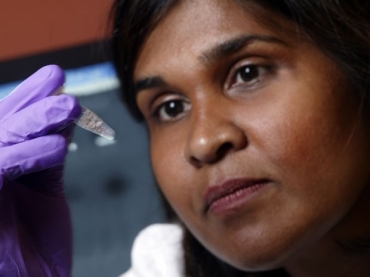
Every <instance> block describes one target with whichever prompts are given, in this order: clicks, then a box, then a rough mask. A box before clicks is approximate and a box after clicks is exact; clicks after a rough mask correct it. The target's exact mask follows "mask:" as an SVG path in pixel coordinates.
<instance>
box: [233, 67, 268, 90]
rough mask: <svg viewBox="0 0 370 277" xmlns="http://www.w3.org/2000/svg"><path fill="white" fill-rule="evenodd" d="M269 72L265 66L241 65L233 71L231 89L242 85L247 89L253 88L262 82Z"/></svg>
mask: <svg viewBox="0 0 370 277" xmlns="http://www.w3.org/2000/svg"><path fill="white" fill-rule="evenodd" d="M270 71H271V68H270V67H269V66H267V65H266V66H263V65H259V64H249V65H243V66H241V67H239V68H238V69H237V70H236V71H235V75H234V77H233V80H232V83H231V87H235V86H238V85H243V86H247V87H249V88H254V86H255V85H258V84H259V83H260V82H262V81H264V79H265V78H266V77H267V76H268V73H269V72H270Z"/></svg>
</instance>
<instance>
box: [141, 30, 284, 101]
mask: <svg viewBox="0 0 370 277" xmlns="http://www.w3.org/2000/svg"><path fill="white" fill-rule="evenodd" d="M258 41H261V42H267V43H276V44H282V45H286V43H285V42H283V41H282V40H280V39H278V38H276V37H272V36H264V35H243V36H240V37H237V38H233V39H230V40H227V41H224V42H222V43H220V44H217V45H215V46H212V47H210V48H209V49H207V50H205V51H204V53H202V54H201V55H200V56H199V57H198V59H199V60H200V61H201V62H202V63H204V64H206V65H208V64H212V63H215V62H216V61H218V60H220V59H222V58H224V57H226V56H228V55H231V54H233V53H236V52H238V51H240V50H241V49H242V48H244V47H245V46H247V45H249V44H251V43H253V42H258ZM166 85H167V84H166V82H165V80H164V79H162V78H161V77H159V76H149V77H147V78H143V79H139V80H138V81H136V82H135V83H134V88H135V95H137V94H138V93H139V92H140V91H141V90H145V89H153V88H160V87H163V86H166Z"/></svg>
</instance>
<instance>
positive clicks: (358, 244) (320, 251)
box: [286, 186, 370, 277]
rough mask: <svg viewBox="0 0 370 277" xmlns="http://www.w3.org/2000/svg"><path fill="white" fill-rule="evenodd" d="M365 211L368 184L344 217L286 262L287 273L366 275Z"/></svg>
mask: <svg viewBox="0 0 370 277" xmlns="http://www.w3.org/2000/svg"><path fill="white" fill-rule="evenodd" d="M369 187H370V186H369ZM369 215H370V189H369V188H368V189H366V192H364V193H363V194H362V196H361V198H360V199H359V200H358V201H357V203H356V205H355V206H354V207H353V208H352V209H351V210H350V211H349V213H348V214H347V215H346V217H345V218H343V219H342V220H341V222H340V223H338V224H337V225H336V226H335V227H334V228H333V229H332V230H331V231H330V232H329V233H328V234H327V235H326V236H325V237H324V238H322V240H320V241H319V242H318V243H317V244H316V245H313V246H311V247H310V248H309V249H307V251H305V253H304V254H302V255H300V256H299V257H295V258H294V260H293V261H292V262H291V263H289V264H287V266H286V269H287V271H288V272H289V274H290V276H292V277H323V276H336V277H352V276H355V277H362V276H364V277H365V276H370V218H369Z"/></svg>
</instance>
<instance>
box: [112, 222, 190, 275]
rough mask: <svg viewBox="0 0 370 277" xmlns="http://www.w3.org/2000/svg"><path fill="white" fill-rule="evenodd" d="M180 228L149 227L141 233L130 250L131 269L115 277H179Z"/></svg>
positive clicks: (181, 267)
mask: <svg viewBox="0 0 370 277" xmlns="http://www.w3.org/2000/svg"><path fill="white" fill-rule="evenodd" d="M182 236H183V234H182V229H181V227H180V226H178V225H176V224H153V225H150V226H148V227H146V228H145V229H144V230H142V231H141V232H140V233H139V235H138V236H137V237H136V239H135V241H134V245H133V248H132V251H131V263H132V265H131V268H130V269H129V270H128V271H127V272H126V273H124V274H122V275H120V276H119V277H183V276H184V273H183V271H184V270H183V250H182V244H181V242H182Z"/></svg>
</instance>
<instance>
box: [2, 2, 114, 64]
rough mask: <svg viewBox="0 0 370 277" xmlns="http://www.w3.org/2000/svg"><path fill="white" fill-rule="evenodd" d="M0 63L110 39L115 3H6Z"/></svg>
mask: <svg viewBox="0 0 370 277" xmlns="http://www.w3.org/2000/svg"><path fill="white" fill-rule="evenodd" d="M1 2H2V3H1V4H0V22H1V24H0V61H3V60H8V59H12V58H18V57H22V56H28V55H32V54H37V53H42V52H45V51H49V50H56V49H59V48H65V47H69V46H73V45H78V44H84V43H87V42H92V41H96V40H99V39H102V38H104V37H106V36H107V32H106V30H107V22H108V15H109V9H110V6H111V4H112V3H113V0H3V1H1Z"/></svg>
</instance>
